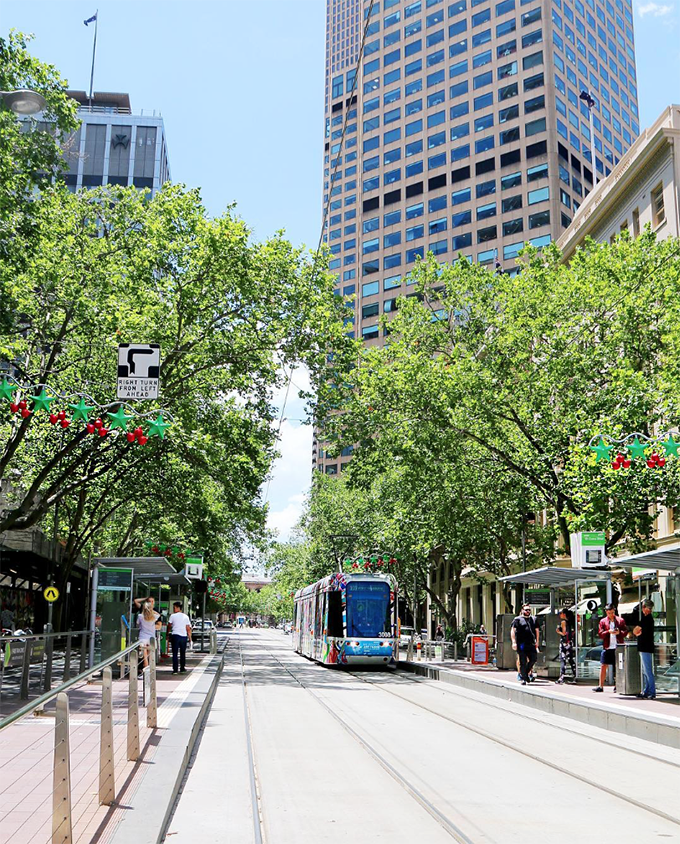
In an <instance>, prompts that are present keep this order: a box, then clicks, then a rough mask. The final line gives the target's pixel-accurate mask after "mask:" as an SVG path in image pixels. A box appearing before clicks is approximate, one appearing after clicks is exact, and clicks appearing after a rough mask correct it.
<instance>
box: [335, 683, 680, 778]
mask: <svg viewBox="0 0 680 844" xmlns="http://www.w3.org/2000/svg"><path fill="white" fill-rule="evenodd" d="M347 673H348V674H349V675H351V676H352V677H354V678H355V679H357V680H362V681H364V682H367V683H371V684H372V685H376V686H378V687H379V688H381V689H382V691H385V692H387V691H389V692H390V693H391V694H394V695H395V697H401V698H402V699H403V700H407V701H409V702H410V699H409V698H404V697H403V695H398V694H396V692H393V691H391V690H388V689H385V688H384V687H383V686H382V685H381V684H379V683H372V681H370V680H366V678H365V677H362V676H361V675H359V674H356V673H354V672H352V671H348V672H347ZM395 676H399V678H400V679H399V682H400V683H404V684H409V685H412V686H413V687H417V686H419V685H427V686H428V687H430V688H434V687H433V686H431V683H432V682H433V681H432V680H430V679H429V678H426V677H417V678H416V677H412V676H404V675H401V674H400V675H395ZM434 682H438V681H434ZM437 691H440V692H442V694H445V695H450V696H452V697H459V698H462V699H463V700H466V701H468V702H470V703H475V704H477V705H481V706H485V707H487V708H488V709H493V710H495V711H496V712H502V713H503V714H504V715H507V714H512V715H514V716H515V717H517V718H523V719H524V720H526V721H532V722H533V723H534V724H538V725H539V726H542V727H555V725H552V724H549V723H548V722H546V721H544V720H542V719H541V718H539V717H538V716H536V715H531V714H529V713H525V712H518V711H517V709H511V710H508V709H507V708H506V707H504V706H500V705H499V704H496V703H493V701H492V700H484V699H483V698H482V697H481V696H480V697H474V698H473V697H470V695H468V694H465V692H464V690H462V689H458V688H451V687H450V686H448V685H444V686H441V687H438V688H437ZM415 705H416V706H418V705H419V704H415ZM434 714H439V713H437V712H435V713H434ZM556 717H559V716H556ZM588 726H590V725H588ZM559 730H560V732H563V733H571V734H572V735H574V736H578V737H579V738H586V739H589V740H591V741H596V742H597V743H598V744H602V745H605V746H607V747H613V748H614V749H615V750H622V751H625V752H626V753H632V754H633V755H635V756H640V757H641V758H643V759H649V760H651V761H653V762H660V763H662V764H664V765H669V766H671V767H673V768H680V762H673V761H672V760H671V759H665V758H664V757H663V756H658V755H653V754H651V753H645V752H644V751H642V750H637V749H636V748H634V747H626V746H624V745H621V744H618V743H617V742H615V741H608V740H607V739H605V738H602V737H601V736H595V735H588V734H585V733H580V732H579V731H578V730H575V729H572V728H571V727H567V726H566V725H564V724H560V725H559Z"/></svg>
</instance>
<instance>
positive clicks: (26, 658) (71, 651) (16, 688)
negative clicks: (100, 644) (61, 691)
mask: <svg viewBox="0 0 680 844" xmlns="http://www.w3.org/2000/svg"><path fill="white" fill-rule="evenodd" d="M93 635H94V634H92V633H91V632H90V631H89V630H69V631H67V632H66V633H40V634H27V635H24V634H21V635H16V634H12V635H10V636H3V637H2V638H0V659H1V660H2V666H1V667H0V706H1V705H2V700H3V694H4V696H5V700H6V699H7V696H8V693H9V694H10V695H11V694H12V693H14V694H15V695H16V696H17V698H18V700H28V699H29V697H30V693H31V685H32V684H33V685H34V686H37V688H38V689H39V690H42V691H45V692H48V691H49V690H50V689H51V688H52V681H53V674H54V670H55V666H56V668H57V670H61V675H62V677H61V679H62V681H64V682H65V681H67V680H69V679H70V678H71V675H72V674H73V670H74V665H73V663H74V659H75V660H77V665H78V668H77V670H78V671H79V672H83V671H85V669H86V668H87V666H88V647H87V646H88V640H89V638H90V637H91V636H93ZM62 643H63V645H62ZM60 645H61V647H60ZM62 660H63V664H60V663H61V661H62ZM36 680H37V682H36ZM7 681H10V688H9V689H8V687H7Z"/></svg>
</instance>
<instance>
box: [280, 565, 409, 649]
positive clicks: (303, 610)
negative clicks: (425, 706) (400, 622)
mask: <svg viewBox="0 0 680 844" xmlns="http://www.w3.org/2000/svg"><path fill="white" fill-rule="evenodd" d="M396 598H397V584H396V581H395V579H394V577H393V576H392V575H391V574H344V573H343V572H337V573H336V574H331V575H329V576H328V577H324V578H323V580H319V581H317V582H316V583H313V584H311V586H306V587H305V588H304V589H299V590H298V591H297V592H296V593H295V617H294V620H293V631H292V632H293V647H294V649H295V650H296V651H297V652H298V653H300V654H303V655H304V656H308V657H310V658H311V659H315V660H317V662H321V663H323V664H324V665H381V666H385V665H394V663H395V660H396V659H397V658H398V654H399V651H398V648H399V641H398V638H397V636H398V633H397V600H396Z"/></svg>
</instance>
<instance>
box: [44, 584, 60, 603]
mask: <svg viewBox="0 0 680 844" xmlns="http://www.w3.org/2000/svg"><path fill="white" fill-rule="evenodd" d="M43 595H44V597H45V600H46V601H49V602H50V604H51V603H53V602H54V601H56V600H57V598H58V597H59V590H58V589H57V587H56V586H46V587H45V591H44V592H43Z"/></svg>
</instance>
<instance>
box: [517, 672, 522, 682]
mask: <svg viewBox="0 0 680 844" xmlns="http://www.w3.org/2000/svg"><path fill="white" fill-rule="evenodd" d="M517 679H518V680H519V681H520V683H521V682H522V675H521V674H518V675H517Z"/></svg>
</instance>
